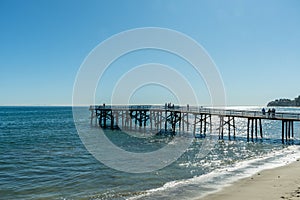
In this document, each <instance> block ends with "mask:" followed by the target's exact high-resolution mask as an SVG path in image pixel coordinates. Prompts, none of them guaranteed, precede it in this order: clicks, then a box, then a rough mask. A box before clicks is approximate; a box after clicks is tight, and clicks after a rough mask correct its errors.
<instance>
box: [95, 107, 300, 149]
mask: <svg viewBox="0 0 300 200" xmlns="http://www.w3.org/2000/svg"><path fill="white" fill-rule="evenodd" d="M90 111H91V124H93V123H94V122H95V124H97V125H99V126H100V127H102V128H111V129H114V128H118V127H120V126H122V129H126V130H127V129H128V130H146V129H147V130H149V131H154V132H157V133H159V132H170V133H173V134H176V132H192V133H193V135H194V136H195V137H196V136H201V137H202V136H205V135H206V133H207V132H210V133H212V126H213V125H212V116H213V117H218V118H219V123H218V125H217V128H216V129H215V130H217V131H218V132H219V139H223V138H224V128H227V129H226V131H227V134H228V139H229V140H230V139H231V138H232V137H233V138H234V139H235V138H236V123H235V120H236V118H244V119H247V140H248V141H249V140H250V139H251V140H252V141H253V139H254V138H258V137H260V138H263V130H262V120H263V121H266V120H279V121H281V123H282V130H281V131H282V137H281V140H282V143H285V142H289V141H290V140H293V138H294V122H296V121H300V113H287V112H276V113H273V112H271V113H270V112H265V113H263V112H262V111H252V110H234V109H218V108H203V107H196V106H174V105H165V106H157V105H155V106H152V105H129V106H128V105H101V106H98V105H93V106H90ZM232 132H233V135H232ZM258 134H259V135H258Z"/></svg>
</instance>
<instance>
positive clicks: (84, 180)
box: [0, 107, 300, 200]
mask: <svg viewBox="0 0 300 200" xmlns="http://www.w3.org/2000/svg"><path fill="white" fill-rule="evenodd" d="M243 109H250V107H244V108H243ZM251 109H259V110H260V108H259V107H255V108H253V107H251ZM278 110H279V111H292V112H297V113H300V109H298V108H278ZM81 112H82V121H81V125H82V126H86V131H87V132H88V131H89V129H93V130H95V128H96V127H91V125H90V113H89V110H88V108H85V107H83V108H81ZM236 124H237V139H236V140H235V141H233V140H232V141H228V140H227V139H226V138H225V140H224V141H218V142H216V144H215V145H214V147H213V148H212V150H211V151H210V152H209V153H208V154H207V155H205V156H199V154H201V152H200V151H201V146H202V145H203V139H202V138H197V139H193V140H192V142H191V144H190V146H189V147H188V148H187V150H186V151H185V152H184V154H183V155H182V156H180V157H179V158H178V159H177V160H176V161H175V162H173V163H172V164H170V165H168V166H166V167H164V168H162V169H159V170H156V171H152V172H147V173H128V172H123V171H118V170H116V169H113V168H110V167H108V166H106V165H104V164H103V163H102V162H100V161H98V160H97V159H96V158H94V157H93V156H92V155H91V154H90V153H89V151H88V150H87V149H86V148H85V146H84V145H83V143H82V141H81V139H80V137H79V135H78V134H77V130H76V127H75V124H74V120H73V114H72V107H0V199H22V200H23V199H25V200H26V199H59V200H62V199H65V200H69V199H70V200H71V199H102V200H107V199H113V200H119V199H175V200H176V199H178V200H179V199H197V198H199V197H200V196H203V195H206V194H208V193H212V192H216V191H218V190H220V189H221V188H222V187H224V186H226V185H228V184H231V183H232V182H233V181H235V180H237V179H240V178H243V177H247V176H250V175H253V174H255V173H257V172H258V171H260V170H262V169H268V168H274V167H277V166H282V165H285V164H287V163H289V162H291V161H293V160H295V159H297V158H299V157H300V150H299V140H298V139H299V133H300V127H299V124H298V123H295V137H296V138H295V140H294V144H293V145H283V144H281V123H280V122H276V121H264V123H263V130H264V138H263V139H258V140H257V141H255V142H247V140H246V123H245V121H243V120H242V119H239V120H237V121H236ZM105 135H106V136H107V137H108V138H109V139H110V140H111V141H112V142H113V143H114V144H116V145H118V146H120V147H121V148H122V149H125V150H127V151H136V152H139V151H142V152H148V151H152V150H153V149H157V148H161V147H163V146H165V145H166V144H168V143H169V142H171V141H172V138H171V137H170V136H154V137H146V138H138V139H137V138H135V137H133V136H129V135H127V134H126V132H122V131H120V130H105ZM175 145H176V144H175ZM105 153H107V154H108V155H109V154H110V152H109V151H107V152H105ZM128 162H130V161H128Z"/></svg>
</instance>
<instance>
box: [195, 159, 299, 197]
mask: <svg viewBox="0 0 300 200" xmlns="http://www.w3.org/2000/svg"><path fill="white" fill-rule="evenodd" d="M241 199H242V200H260V199H261V200H275V199H289V200H294V199H300V161H299V159H297V161H295V162H293V163H291V164H288V165H286V166H283V167H279V168H274V169H269V170H264V171H262V172H260V173H257V174H255V175H254V176H252V177H249V178H244V179H241V180H239V181H237V182H235V183H233V184H232V185H230V186H228V187H225V188H224V189H222V190H221V191H219V192H217V193H213V194H210V195H208V196H205V197H203V198H200V199H199V200H241Z"/></svg>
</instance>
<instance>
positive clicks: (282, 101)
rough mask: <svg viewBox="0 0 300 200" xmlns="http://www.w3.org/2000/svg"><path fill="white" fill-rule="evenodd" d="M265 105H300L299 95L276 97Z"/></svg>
mask: <svg viewBox="0 0 300 200" xmlns="http://www.w3.org/2000/svg"><path fill="white" fill-rule="evenodd" d="M267 106H299V107H300V95H299V96H298V97H296V98H295V99H293V100H292V99H276V100H274V101H271V102H269V103H268V104H267Z"/></svg>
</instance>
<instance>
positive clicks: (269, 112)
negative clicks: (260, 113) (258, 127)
mask: <svg viewBox="0 0 300 200" xmlns="http://www.w3.org/2000/svg"><path fill="white" fill-rule="evenodd" d="M271 112H272V111H271V109H270V108H269V110H268V117H270V115H271Z"/></svg>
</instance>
